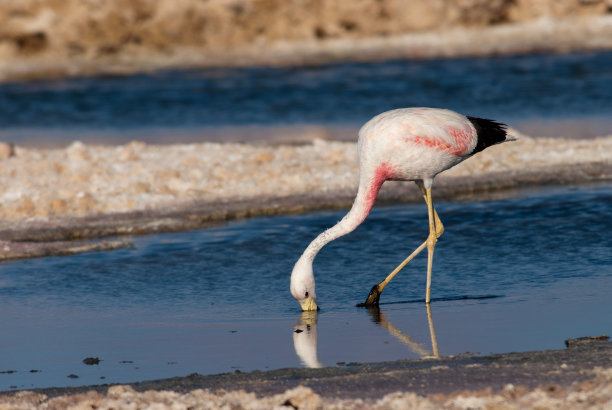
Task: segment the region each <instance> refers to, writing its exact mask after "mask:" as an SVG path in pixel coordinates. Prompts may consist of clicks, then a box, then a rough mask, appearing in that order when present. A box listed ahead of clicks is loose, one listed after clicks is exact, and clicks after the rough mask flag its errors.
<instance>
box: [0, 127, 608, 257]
mask: <svg viewBox="0 0 612 410" xmlns="http://www.w3.org/2000/svg"><path fill="white" fill-rule="evenodd" d="M317 136H318V134H315V135H314V136H313V139H312V142H311V143H303V144H300V145H263V144H258V145H248V144H217V143H202V144H179V145H163V146H162V145H159V146H158V145H147V144H144V143H141V142H132V143H130V144H126V145H122V146H89V145H85V144H83V143H80V142H74V143H72V144H71V145H70V146H68V147H67V148H65V149H35V148H21V147H16V148H14V150H13V151H14V152H13V153H11V152H10V147H8V146H7V145H6V144H5V146H4V148H6V149H5V150H4V157H3V159H0V184H1V186H2V187H3V190H2V192H1V193H0V244H1V245H2V246H0V260H6V259H14V258H22V257H27V256H28V255H30V256H35V255H37V256H43V255H52V254H62V252H63V253H67V254H70V253H74V252H76V251H78V250H81V251H84V250H88V249H89V250H96V249H112V248H116V247H121V246H129V244H127V243H125V242H121V241H119V242H95V243H74V242H66V243H63V241H74V240H84V239H95V238H102V237H106V236H112V235H132V234H145V233H155V232H165V231H180V230H186V229H194V228H201V227H206V226H210V225H211V224H215V223H223V222H225V221H228V220H234V219H241V218H247V217H253V216H260V215H278V214H290V213H299V212H305V211H310V210H318V209H341V208H348V207H350V205H351V203H352V200H353V198H354V195H355V192H356V190H357V182H358V173H359V169H358V164H357V150H356V146H355V143H353V142H339V141H328V140H324V139H320V138H318V137H317ZM0 148H2V146H0ZM0 151H2V150H1V149H0ZM610 152H612V136H610V137H600V138H595V139H584V140H567V139H554V138H538V139H533V138H529V137H526V136H521V139H520V140H519V141H516V142H512V143H507V144H501V145H498V146H495V147H492V148H490V149H488V150H486V151H484V152H482V153H479V154H478V155H476V156H475V157H473V158H470V159H469V160H467V161H465V162H463V163H462V164H460V165H458V166H456V167H455V168H453V169H451V170H449V171H447V172H444V173H443V174H441V175H440V176H439V177H438V178H436V183H435V186H434V195H435V198H436V200H445V201H449V200H450V201H455V200H473V199H477V198H487V197H495V196H498V197H499V196H500V195H508V192H511V190H516V189H524V188H529V187H535V186H546V185H568V184H583V183H597V182H606V181H610V180H612V157H611V156H610ZM0 155H1V153H0ZM504 192H505V194H504ZM500 193H501V194H500ZM420 201H421V198H420V195H419V193H418V190H417V189H416V188H415V187H414V184H412V183H397V182H388V183H386V184H385V185H384V186H383V189H382V190H381V194H380V197H379V199H378V201H377V203H378V204H393V203H402V202H420ZM58 241H59V242H58ZM28 242H35V244H32V243H28ZM50 242H56V243H55V244H49V243H50ZM45 243H46V244H45ZM88 247H90V248H88ZM37 248H38V249H37ZM41 248H42V250H41ZM63 248H66V249H63ZM67 248H72V250H70V249H67ZM62 249H63V250H62Z"/></svg>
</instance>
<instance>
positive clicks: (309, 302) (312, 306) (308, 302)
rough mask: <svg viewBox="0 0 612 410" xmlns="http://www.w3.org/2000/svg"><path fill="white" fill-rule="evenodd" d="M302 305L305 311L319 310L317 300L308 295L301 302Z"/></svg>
mask: <svg viewBox="0 0 612 410" xmlns="http://www.w3.org/2000/svg"><path fill="white" fill-rule="evenodd" d="M300 306H301V307H302V310H303V311H304V312H311V311H317V310H319V307H318V306H317V302H316V301H315V300H314V299H313V298H312V297H310V296H309V297H307V298H306V299H304V300H303V301H302V302H300Z"/></svg>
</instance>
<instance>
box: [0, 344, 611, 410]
mask: <svg viewBox="0 0 612 410" xmlns="http://www.w3.org/2000/svg"><path fill="white" fill-rule="evenodd" d="M570 346H572V347H570V348H567V349H565V350H548V351H536V352H526V353H506V354H498V355H493V356H486V357H472V356H470V355H465V356H462V357H449V358H441V359H422V360H406V361H397V362H390V363H389V362H388V363H348V364H338V366H336V367H328V368H323V369H281V370H273V371H268V372H259V371H256V372H251V373H239V372H236V373H228V374H221V375H214V376H202V375H199V374H192V375H190V376H187V377H184V378H172V379H166V380H157V381H148V382H141V383H133V384H130V385H126V386H85V387H78V388H62V389H42V390H36V391H32V392H28V391H24V392H17V393H8V392H5V393H0V406H1V405H4V406H6V407H7V408H13V407H21V408H23V407H44V408H64V407H67V406H70V405H80V406H88V407H95V408H112V407H115V408H116V407H122V406H128V405H130V406H136V407H137V408H145V407H147V406H152V405H159V406H162V407H169V406H187V407H189V406H191V407H190V408H219V407H223V406H230V407H232V408H272V407H277V406H289V407H293V408H300V409H302V408H313V409H314V408H380V409H386V408H399V407H401V408H408V407H410V406H418V408H425V409H429V408H459V409H465V408H492V409H497V408H503V409H515V408H516V409H519V408H561V409H566V408H567V409H569V408H572V409H578V408H593V406H594V407H595V408H605V407H606V406H609V405H610V404H611V403H612V343H610V342H609V341H608V340H607V339H606V338H604V339H603V340H601V339H600V340H591V341H587V342H580V341H579V342H578V343H577V344H573V345H572V344H570Z"/></svg>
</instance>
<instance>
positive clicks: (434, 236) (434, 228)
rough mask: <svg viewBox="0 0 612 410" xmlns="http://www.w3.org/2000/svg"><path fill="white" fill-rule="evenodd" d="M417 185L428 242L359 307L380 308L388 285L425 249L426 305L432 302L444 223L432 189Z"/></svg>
mask: <svg viewBox="0 0 612 410" xmlns="http://www.w3.org/2000/svg"><path fill="white" fill-rule="evenodd" d="M416 184H417V186H418V187H419V189H420V190H421V193H422V194H423V197H424V199H425V203H426V204H427V214H428V217H429V236H428V237H427V240H425V242H423V243H422V244H421V245H420V246H419V247H418V248H416V249H415V250H414V252H412V253H411V254H410V255H409V256H408V257H407V258H406V259H404V261H403V262H402V263H400V264H399V265H398V266H397V267H396V268H395V269H393V272H391V273H390V274H389V275H388V276H387V277H386V278H385V279H384V280H383V281H382V282H380V283H379V284H377V285H374V286H373V287H372V289H371V290H370V294H369V295H368V298H367V299H366V301H365V302H364V303H361V304H359V305H358V306H366V307H368V306H378V302H379V300H380V294H381V293H382V291H383V289H384V288H385V286H387V284H388V283H389V282H391V279H393V278H394V277H395V275H397V274H398V272H399V271H400V270H402V269H403V268H404V266H406V265H407V264H408V262H410V261H411V260H412V259H414V257H415V256H417V255H418V254H419V253H421V251H422V250H423V249H425V248H427V287H426V290H425V303H429V302H430V295H431V270H432V266H433V251H434V247H435V245H436V242H437V240H438V238H439V237H440V236H442V233H444V225H442V221H441V220H440V217H439V216H438V213H437V212H436V210H435V209H434V206H433V201H432V199H431V188H429V189H426V188H425V186H424V184H423V181H416Z"/></svg>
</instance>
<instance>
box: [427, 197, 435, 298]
mask: <svg viewBox="0 0 612 410" xmlns="http://www.w3.org/2000/svg"><path fill="white" fill-rule="evenodd" d="M425 192H426V197H425V201H426V202H427V213H428V214H429V237H428V238H427V241H426V242H427V289H426V290H425V303H427V304H429V301H430V296H431V268H432V266H433V254H434V248H435V247H436V242H437V241H438V234H437V231H436V220H435V217H434V213H435V212H436V211H434V208H433V201H432V200H431V188H427V189H426V190H425Z"/></svg>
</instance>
